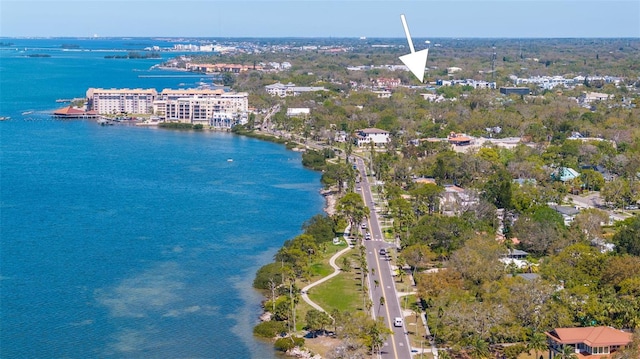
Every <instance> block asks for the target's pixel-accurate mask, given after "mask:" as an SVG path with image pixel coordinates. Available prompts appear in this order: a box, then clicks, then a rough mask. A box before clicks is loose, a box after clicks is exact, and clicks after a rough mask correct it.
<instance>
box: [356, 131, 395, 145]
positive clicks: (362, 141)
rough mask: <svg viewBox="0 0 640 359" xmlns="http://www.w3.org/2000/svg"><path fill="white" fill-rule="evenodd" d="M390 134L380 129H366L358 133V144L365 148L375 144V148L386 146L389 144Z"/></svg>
mask: <svg viewBox="0 0 640 359" xmlns="http://www.w3.org/2000/svg"><path fill="white" fill-rule="evenodd" d="M389 141H390V138H389V132H387V131H385V130H381V129H379V128H365V129H362V130H358V131H356V144H357V145H358V146H365V145H368V144H369V143H371V142H373V144H374V145H375V146H384V145H386V144H387V143H389Z"/></svg>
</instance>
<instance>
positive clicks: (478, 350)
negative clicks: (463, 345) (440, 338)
mask: <svg viewBox="0 0 640 359" xmlns="http://www.w3.org/2000/svg"><path fill="white" fill-rule="evenodd" d="M467 354H469V356H470V357H471V358H473V359H484V358H488V357H489V354H490V352H489V344H488V343H487V342H486V341H485V340H484V339H482V338H480V337H478V336H474V337H473V338H471V339H470V340H469V346H468V349H467ZM567 359H568V358H567Z"/></svg>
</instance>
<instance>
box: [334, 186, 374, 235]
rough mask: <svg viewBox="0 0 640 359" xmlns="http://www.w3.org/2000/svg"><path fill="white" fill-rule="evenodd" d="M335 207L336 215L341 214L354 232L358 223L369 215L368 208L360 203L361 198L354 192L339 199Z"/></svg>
mask: <svg viewBox="0 0 640 359" xmlns="http://www.w3.org/2000/svg"><path fill="white" fill-rule="evenodd" d="M337 207H338V213H341V214H342V215H344V216H345V217H347V218H348V219H349V223H350V224H351V228H352V230H355V228H356V227H357V226H358V225H359V224H360V222H362V220H363V219H364V218H365V217H367V215H368V214H369V208H367V207H366V206H365V205H364V203H363V202H362V197H360V195H359V194H357V193H354V192H349V193H347V194H345V195H344V196H343V197H342V198H340V199H339V200H338V206H337Z"/></svg>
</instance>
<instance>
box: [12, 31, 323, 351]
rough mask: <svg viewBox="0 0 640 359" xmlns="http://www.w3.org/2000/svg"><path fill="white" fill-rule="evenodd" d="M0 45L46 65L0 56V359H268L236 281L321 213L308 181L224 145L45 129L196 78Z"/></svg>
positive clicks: (204, 136)
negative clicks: (87, 98) (66, 113)
mask: <svg viewBox="0 0 640 359" xmlns="http://www.w3.org/2000/svg"><path fill="white" fill-rule="evenodd" d="M4 41H5V42H6V41H7V40H6V39H5V40H4ZM11 41H12V42H15V43H16V44H18V43H20V45H19V47H20V48H24V47H27V48H30V47H39V48H40V49H42V48H46V47H47V45H48V47H49V48H51V49H52V50H51V53H52V57H51V58H27V57H24V56H22V55H21V53H20V52H19V51H20V50H7V49H3V50H1V51H0V76H1V77H0V80H1V82H0V115H1V116H11V120H9V121H3V122H0V150H1V152H0V220H1V222H0V241H1V242H0V275H1V277H0V299H1V302H0V307H1V312H0V315H1V320H0V326H1V327H0V357H2V358H90V357H100V358H187V357H188V358H194V357H198V358H273V357H275V355H274V354H273V351H272V348H271V345H270V344H268V343H263V342H259V341H257V340H255V339H254V338H253V336H252V334H251V330H252V327H253V325H254V324H255V323H256V321H257V316H258V315H259V314H260V306H259V304H260V300H261V299H262V298H261V296H260V295H259V294H258V293H256V292H255V291H253V289H252V288H251V282H252V280H253V276H254V274H255V271H256V269H257V268H259V267H260V266H261V265H263V264H265V263H267V262H269V261H270V260H271V259H272V256H273V254H274V253H275V251H276V250H277V248H279V247H280V245H281V244H282V242H283V241H284V240H286V239H289V238H291V237H293V236H295V235H297V234H298V233H299V232H300V225H301V223H302V222H303V221H305V220H306V219H307V218H309V217H311V216H312V215H314V214H316V213H319V212H320V211H321V207H322V198H321V197H320V196H319V194H318V189H319V187H320V185H319V174H317V173H314V172H311V171H308V170H305V169H303V168H302V166H301V164H300V158H299V155H298V154H296V153H294V152H290V151H286V150H285V149H284V148H283V147H282V146H280V145H276V144H272V143H267V142H261V141H257V140H254V139H249V138H244V137H238V136H235V135H231V134H227V133H211V132H187V131H168V130H162V129H155V128H140V127H135V126H108V127H102V126H99V125H97V124H96V123H95V122H93V121H89V120H74V121H54V120H51V119H50V118H49V117H48V115H47V113H48V111H49V110H50V109H52V108H56V107H61V106H60V104H56V103H55V99H57V98H66V97H82V96H83V95H84V92H85V91H86V89H87V88H88V87H145V88H146V87H156V88H158V89H162V88H165V87H173V88H175V87H177V84H178V83H181V82H182V83H185V82H188V81H194V82H195V81H200V79H199V78H197V79H190V78H186V79H185V78H173V77H140V76H139V75H140V73H143V74H147V73H152V74H160V75H162V74H169V73H166V72H156V71H158V70H155V71H151V72H150V71H149V67H150V66H152V65H153V64H155V63H157V62H158V60H116V59H104V58H103V56H104V52H100V53H99V52H96V51H90V52H89V51H74V52H68V51H65V52H63V51H60V50H59V49H56V46H57V45H56V44H57V43H69V42H68V41H65V40H56V39H49V40H11ZM77 41H80V43H83V41H90V40H77ZM102 41H105V40H102ZM94 44H95V42H94ZM117 44H118V43H117V41H115V40H113V43H112V42H109V41H106V44H102V45H101V46H103V47H104V48H105V49H114V48H116V46H117ZM36 45H37V46H36ZM83 46H84V45H83ZM27 51H30V50H27ZM38 51H42V50H38ZM25 111H33V113H30V114H28V115H22V113H23V112H25ZM228 158H233V162H228V161H227V159H228Z"/></svg>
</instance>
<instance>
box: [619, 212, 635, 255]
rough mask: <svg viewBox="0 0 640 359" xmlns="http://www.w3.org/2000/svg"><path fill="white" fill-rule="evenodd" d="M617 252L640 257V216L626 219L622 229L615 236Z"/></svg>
mask: <svg viewBox="0 0 640 359" xmlns="http://www.w3.org/2000/svg"><path fill="white" fill-rule="evenodd" d="M613 241H614V243H616V252H618V253H622V254H624V253H628V254H631V255H634V256H640V216H634V217H631V218H628V219H626V220H625V221H624V222H623V224H622V228H621V229H620V230H619V231H618V233H616V234H615V235H614V236H613Z"/></svg>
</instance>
